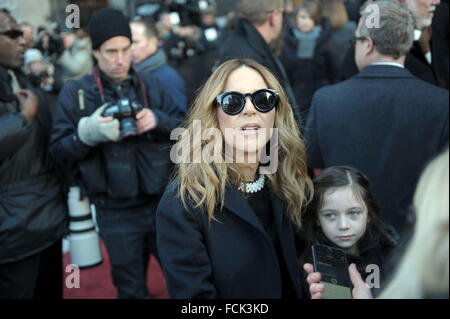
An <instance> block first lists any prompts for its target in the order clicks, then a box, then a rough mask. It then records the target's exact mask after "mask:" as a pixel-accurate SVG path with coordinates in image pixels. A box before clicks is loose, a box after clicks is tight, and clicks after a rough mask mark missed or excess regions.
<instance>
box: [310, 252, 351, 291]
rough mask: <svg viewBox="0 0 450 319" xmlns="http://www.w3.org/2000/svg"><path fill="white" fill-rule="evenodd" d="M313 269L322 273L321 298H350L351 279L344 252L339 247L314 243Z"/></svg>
mask: <svg viewBox="0 0 450 319" xmlns="http://www.w3.org/2000/svg"><path fill="white" fill-rule="evenodd" d="M312 254H313V259H314V271H315V272H320V273H321V275H322V280H321V281H320V283H321V284H323V285H324V286H325V290H324V292H323V293H322V298H323V299H351V298H352V292H351V287H352V284H351V281H350V276H349V274H348V263H347V257H346V255H345V252H344V251H343V250H341V249H338V248H334V247H330V246H325V245H314V246H313V247H312Z"/></svg>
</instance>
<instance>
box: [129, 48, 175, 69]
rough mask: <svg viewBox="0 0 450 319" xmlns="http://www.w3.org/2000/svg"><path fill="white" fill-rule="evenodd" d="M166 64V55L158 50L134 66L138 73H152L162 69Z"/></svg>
mask: <svg viewBox="0 0 450 319" xmlns="http://www.w3.org/2000/svg"><path fill="white" fill-rule="evenodd" d="M166 62H167V57H166V54H165V53H164V50H162V49H158V51H156V52H155V53H154V54H153V55H151V56H149V57H148V58H146V59H145V60H143V61H142V62H141V63H137V64H135V65H134V66H135V67H136V70H137V71H138V72H144V71H148V72H153V71H156V70H157V69H159V68H160V67H162V66H163V65H164V64H166Z"/></svg>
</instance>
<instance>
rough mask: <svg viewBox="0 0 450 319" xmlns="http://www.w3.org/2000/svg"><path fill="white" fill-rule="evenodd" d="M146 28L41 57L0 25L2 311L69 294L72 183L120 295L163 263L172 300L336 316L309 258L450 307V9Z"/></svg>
mask: <svg viewBox="0 0 450 319" xmlns="http://www.w3.org/2000/svg"><path fill="white" fill-rule="evenodd" d="M374 8H376V10H375V9H374ZM0 9H1V8H0ZM374 12H375V15H374ZM137 13H138V14H139V15H137V16H135V17H125V15H124V14H123V13H122V12H121V11H119V10H117V9H114V8H103V9H100V10H98V11H96V12H95V13H94V14H93V15H92V16H91V17H90V19H89V25H88V26H86V28H84V29H71V28H68V27H67V26H65V25H63V24H61V25H60V26H59V27H58V28H57V29H56V30H55V31H54V32H53V31H52V32H50V31H48V30H46V29H45V28H44V27H39V28H38V29H37V40H36V41H33V38H34V33H35V32H34V30H35V26H32V25H30V24H29V23H27V22H21V23H20V24H18V23H17V21H16V20H15V19H14V17H13V16H11V14H10V12H9V11H8V10H6V9H1V11H0V48H1V50H0V145H2V146H1V149H0V299H5V298H6V299H16V298H28V299H29V298H61V297H62V289H63V283H62V249H61V239H62V238H63V237H64V236H67V235H68V234H69V229H68V224H69V216H68V208H67V193H68V190H69V188H70V187H73V186H76V187H79V188H80V189H81V195H80V196H81V197H88V198H89V200H90V202H91V203H92V204H93V205H95V208H96V209H95V211H96V214H95V218H96V223H97V225H98V228H99V233H100V235H101V237H102V239H103V241H104V243H105V246H106V249H107V252H108V256H109V260H110V263H111V277H112V280H113V283H114V286H115V287H116V288H117V293H118V298H123V299H129V298H142V299H145V298H151V296H150V294H149V292H148V289H147V284H146V283H147V280H146V276H147V274H146V271H147V266H148V262H149V258H150V255H152V254H153V255H154V256H155V257H156V259H157V260H158V262H159V263H160V265H161V267H162V270H163V272H164V276H165V280H166V283H167V288H168V292H169V296H170V297H171V298H189V299H190V298H288V299H292V298H321V297H322V294H323V292H324V289H326V288H325V286H324V285H323V284H321V283H320V280H321V274H320V273H317V272H314V269H313V266H312V264H311V263H312V261H313V260H312V259H313V258H312V247H313V246H314V245H327V246H329V247H334V248H337V249H340V250H342V251H343V252H344V253H345V255H346V258H347V260H348V261H349V263H351V264H352V265H351V266H350V268H349V274H350V278H351V280H352V283H353V287H354V289H353V297H354V298H370V297H372V296H379V297H381V298H402V297H404V298H427V297H428V298H442V297H443V298H448V215H449V209H448V182H449V180H448V140H449V126H448V118H449V115H448V114H449V93H448V68H449V64H448V61H449V54H448V42H447V40H448V27H447V26H448V1H447V0H374V1H372V0H369V1H359V0H347V1H345V0H327V1H323V0H303V1H295V0H238V1H236V4H235V6H234V10H233V11H232V12H229V13H228V15H227V16H226V19H225V23H223V21H222V22H221V23H218V21H219V19H216V14H217V3H216V2H215V1H185V2H184V6H182V5H181V4H180V3H179V2H177V1H159V2H158V5H157V6H151V7H145V6H143V7H141V8H140V9H139V10H137ZM374 17H375V18H374ZM374 19H375V20H374ZM111 22H113V23H111ZM374 23H375V26H374ZM444 26H445V28H444ZM179 129H181V130H182V133H181V134H180V135H179V136H178V138H177V137H174V135H176V134H174V132H175V131H178V130H179ZM177 146H178V147H177ZM180 151H181V155H180ZM212 153H214V155H212ZM267 153H269V154H268V155H267ZM198 154H200V155H199V156H197V155H198ZM267 156H268V158H269V159H268V160H267V158H266V157H267ZM175 158H177V160H175ZM434 158H436V160H434V161H433V159H434ZM430 162H431V164H430V165H429V166H428V168H427V169H426V170H425V168H426V167H427V165H428V164H429V163H430ZM267 164H268V165H267ZM422 173H423V175H422ZM416 186H417V187H416ZM442 190H446V191H445V192H443V193H442V194H446V196H445V195H442V196H441V191H442ZM80 199H81V198H80ZM424 216H427V217H426V218H424ZM71 221H73V219H72V220H71ZM430 234H432V236H430ZM427 235H428V236H427ZM445 243H446V244H445ZM421 245H424V247H426V248H421ZM421 253H422V254H421ZM399 254H400V255H403V254H404V258H402V259H401V260H400V259H398V258H393V256H398V255H399ZM419 264H420V265H419ZM368 265H377V267H379V268H380V270H381V271H380V275H381V288H379V289H378V288H374V289H372V290H370V289H368V288H367V285H365V282H364V281H365V280H366V277H367V275H368V274H367V273H366V268H367V266H368ZM412 265H414V267H413V266H412ZM426 266H429V269H432V270H433V271H434V270H435V271H436V272H439V280H438V281H436V277H435V276H433V274H430V273H429V271H428V270H427V269H428V268H427V267H426ZM409 267H411V268H409ZM408 269H412V270H411V271H409V273H408V276H407V277H406V275H405V272H406V270H408ZM406 281H409V284H408V285H406V284H405V282H406Z"/></svg>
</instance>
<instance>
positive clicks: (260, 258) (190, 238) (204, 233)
mask: <svg viewBox="0 0 450 319" xmlns="http://www.w3.org/2000/svg"><path fill="white" fill-rule="evenodd" d="M176 185H177V184H176V183H172V184H171V185H169V187H168V188H167V189H166V192H165V193H164V195H163V197H162V199H161V201H160V203H159V206H158V209H157V215H156V225H157V243H158V251H159V253H160V257H161V266H162V268H163V271H164V275H165V278H166V282H167V288H168V290H169V295H170V297H171V298H188V299H190V298H227V299H230V298H231V299H234V298H259V299H261V298H262V299H264V298H281V297H282V287H281V280H280V265H279V262H278V258H277V254H276V251H275V249H274V246H273V245H272V242H271V240H270V238H269V235H268V234H267V233H266V231H265V230H264V227H263V226H262V224H261V222H260V221H259V219H258V217H257V216H256V214H255V213H254V212H253V210H252V208H251V207H250V206H249V204H248V203H247V201H246V200H245V199H244V197H243V196H242V195H241V193H240V192H239V191H238V190H237V189H236V188H235V187H234V186H231V185H228V186H227V187H226V195H225V204H224V208H223V210H222V211H220V210H219V209H217V210H216V212H215V218H216V219H217V220H213V221H212V222H211V224H209V223H208V215H207V214H206V212H204V211H203V210H200V209H194V208H192V207H193V206H192V205H189V207H188V208H187V209H186V208H185V207H184V206H183V204H182V202H181V199H180V198H179V197H177V195H176V194H177V186H176ZM271 202H272V207H273V214H274V220H275V224H276V225H275V228H276V231H277V233H278V236H279V241H280V243H281V248H282V255H283V256H284V260H285V263H286V265H287V269H288V273H289V277H290V279H291V282H292V286H293V287H294V289H295V292H296V295H297V297H298V298H301V297H302V292H301V279H300V266H299V265H298V260H297V254H296V247H295V241H294V231H293V226H292V224H291V223H290V221H288V219H287V217H286V216H285V213H284V212H285V207H284V205H283V202H282V201H281V200H280V199H279V198H278V197H276V196H275V195H273V194H272V195H271Z"/></svg>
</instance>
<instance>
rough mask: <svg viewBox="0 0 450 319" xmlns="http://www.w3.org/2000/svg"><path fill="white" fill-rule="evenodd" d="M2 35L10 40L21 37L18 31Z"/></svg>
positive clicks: (20, 32) (10, 31)
mask: <svg viewBox="0 0 450 319" xmlns="http://www.w3.org/2000/svg"><path fill="white" fill-rule="evenodd" d="M2 34H4V35H6V36H7V37H8V38H10V39H17V38H19V37H21V36H22V35H23V32H22V31H20V30H8V31H6V32H3V33H2Z"/></svg>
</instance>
